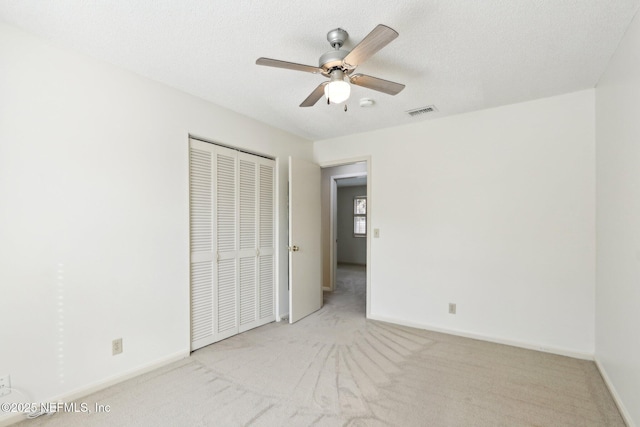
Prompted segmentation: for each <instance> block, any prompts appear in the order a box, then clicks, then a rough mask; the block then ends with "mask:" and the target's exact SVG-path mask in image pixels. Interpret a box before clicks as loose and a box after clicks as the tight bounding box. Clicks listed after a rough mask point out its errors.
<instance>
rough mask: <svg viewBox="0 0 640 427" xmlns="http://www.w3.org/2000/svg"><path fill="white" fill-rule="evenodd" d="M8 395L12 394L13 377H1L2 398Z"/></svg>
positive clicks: (0, 390)
mask: <svg viewBox="0 0 640 427" xmlns="http://www.w3.org/2000/svg"><path fill="white" fill-rule="evenodd" d="M7 394H11V377H10V376H9V375H5V376H3V377H0V396H6V395H7Z"/></svg>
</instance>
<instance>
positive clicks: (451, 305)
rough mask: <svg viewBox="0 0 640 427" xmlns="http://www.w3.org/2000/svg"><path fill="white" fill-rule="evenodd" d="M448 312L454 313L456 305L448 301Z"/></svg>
mask: <svg viewBox="0 0 640 427" xmlns="http://www.w3.org/2000/svg"><path fill="white" fill-rule="evenodd" d="M449 314H456V305H455V304H454V303H452V302H450V303H449Z"/></svg>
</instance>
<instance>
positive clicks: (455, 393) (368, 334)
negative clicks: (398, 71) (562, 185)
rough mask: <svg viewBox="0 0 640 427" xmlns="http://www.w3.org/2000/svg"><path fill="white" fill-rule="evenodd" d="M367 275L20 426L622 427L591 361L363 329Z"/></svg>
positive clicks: (345, 269) (342, 276) (377, 326)
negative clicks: (85, 410) (302, 310)
mask: <svg viewBox="0 0 640 427" xmlns="http://www.w3.org/2000/svg"><path fill="white" fill-rule="evenodd" d="M364 278H365V275H364V268H362V267H356V266H346V265H343V266H340V267H339V271H338V284H337V289H336V291H335V292H333V293H332V294H325V306H324V307H323V309H322V310H320V311H318V312H316V313H314V314H312V315H311V316H309V317H307V318H305V319H303V320H301V321H300V322H298V323H296V324H294V325H289V324H286V323H284V322H281V323H272V324H269V325H266V326H264V327H261V328H258V329H254V330H252V331H248V332H246V333H243V334H240V335H237V336H235V337H232V338H229V339H227V340H225V341H222V342H219V343H217V344H214V345H211V346H208V347H206V348H203V349H201V350H198V351H196V352H194V353H193V354H192V356H191V357H189V358H188V359H184V360H181V361H179V362H176V363H173V364H171V365H168V366H165V367H163V368H161V369H158V370H156V371H154V372H151V373H148V374H145V375H142V376H140V377H137V378H135V379H132V380H129V381H126V382H124V383H121V384H118V385H116V386H113V387H110V388H108V389H105V390H103V391H101V392H98V393H96V394H93V395H91V396H88V397H86V398H84V399H81V400H82V401H83V402H89V405H90V406H91V407H92V405H93V402H98V403H101V404H108V405H110V406H111V412H110V413H108V414H105V413H93V414H73V413H59V414H56V415H53V416H43V417H40V418H38V419H36V420H33V421H26V422H24V424H20V426H65V427H70V426H71V427H72V426H212V425H216V426H234V425H243V426H248V425H251V426H310V425H314V426H344V425H347V426H598V427H601V426H624V423H623V421H622V419H621V417H620V415H619V413H618V411H617V409H616V406H615V404H614V402H613V400H612V398H611V396H610V394H609V392H608V390H607V388H606V386H605V384H604V382H603V380H602V378H601V377H600V375H599V373H598V370H597V368H596V366H595V364H594V363H593V362H589V361H584V360H577V359H571V358H568V357H562V356H556V355H552V354H547V353H541V352H536V351H531V350H524V349H520V348H515V347H509V346H504V345H499V344H492V343H487V342H483V341H478V340H472V339H467V338H461V337H455V336H451V335H446V334H440V333H435V332H429V331H423V330H418V329H413V328H408V327H402V326H396V325H391V324H386V323H382V322H376V321H368V320H366V319H365V317H364V314H365V305H364V304H365V302H364V301H365V298H364V292H365V283H364Z"/></svg>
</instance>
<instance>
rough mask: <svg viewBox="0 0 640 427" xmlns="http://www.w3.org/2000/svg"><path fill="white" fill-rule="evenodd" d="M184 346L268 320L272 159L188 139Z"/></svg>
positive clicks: (272, 310) (204, 342)
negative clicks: (187, 328) (187, 327)
mask: <svg viewBox="0 0 640 427" xmlns="http://www.w3.org/2000/svg"><path fill="white" fill-rule="evenodd" d="M189 159H190V164H189V170H190V172H189V174H190V176H189V190H190V191H189V196H190V203H191V206H190V238H191V335H192V337H191V350H196V349H198V348H200V347H203V346H205V345H208V344H211V343H213V342H216V341H220V340H222V339H224V338H227V337H230V336H232V335H235V334H237V333H238V332H242V331H246V330H248V329H251V328H255V327H256V326H260V325H263V324H265V323H269V322H271V321H274V320H275V277H274V274H275V269H274V266H275V251H274V246H275V232H274V231H275V220H274V218H275V210H274V209H275V176H274V171H275V161H273V160H270V159H265V158H262V157H258V156H254V155H250V154H245V153H240V152H237V151H235V150H231V149H228V148H225V147H220V146H218V145H214V144H209V143H205V142H202V141H197V140H193V139H192V140H190V152H189Z"/></svg>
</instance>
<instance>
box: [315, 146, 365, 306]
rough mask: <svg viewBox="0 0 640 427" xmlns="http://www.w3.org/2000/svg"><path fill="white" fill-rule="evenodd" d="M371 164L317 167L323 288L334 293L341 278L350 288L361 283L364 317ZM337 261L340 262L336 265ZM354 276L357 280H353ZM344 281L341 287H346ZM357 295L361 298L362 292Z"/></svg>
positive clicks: (348, 162)
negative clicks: (320, 212)
mask: <svg viewBox="0 0 640 427" xmlns="http://www.w3.org/2000/svg"><path fill="white" fill-rule="evenodd" d="M370 164H371V161H370V158H369V157H362V158H358V159H349V160H346V161H336V162H326V163H322V164H321V165H320V166H321V167H322V260H323V263H322V264H323V265H322V267H323V283H322V289H323V290H324V291H329V292H333V291H335V290H336V288H337V286H336V285H337V284H338V283H337V280H339V279H340V278H342V279H343V280H346V281H347V282H348V284H349V286H353V285H354V283H356V282H357V283H360V286H361V285H362V282H363V281H364V282H365V286H364V293H365V295H366V296H364V305H365V310H364V311H365V315H366V317H369V314H370V301H371V292H370V283H371V280H370V273H371V240H370V238H371V230H372V228H371V218H372V216H371V180H370V173H369V172H370ZM352 193H353V194H352ZM356 193H357V194H356ZM339 196H340V197H339ZM356 197H357V198H358V200H356ZM340 202H341V203H340ZM356 203H358V206H359V207H360V213H357V212H356ZM340 205H342V206H340ZM339 208H341V209H340V210H341V212H342V213H341V215H339V211H338V209H339ZM362 208H364V214H363V213H361V212H362V211H363V209H362ZM339 216H340V217H341V218H339ZM339 261H343V263H342V264H340V265H339ZM356 277H359V279H357V280H355V281H354V279H355V278H356ZM347 282H344V283H342V285H346V284H347ZM353 290H354V289H351V291H353ZM358 293H359V294H360V295H361V296H362V292H358Z"/></svg>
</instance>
